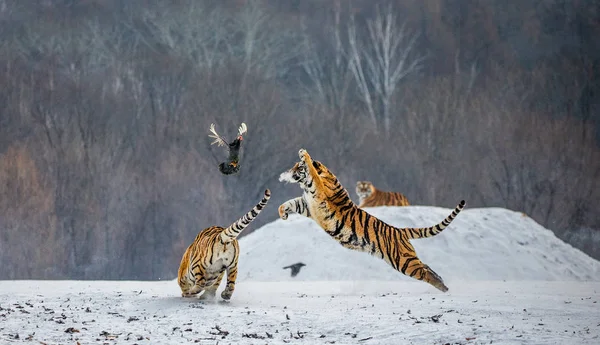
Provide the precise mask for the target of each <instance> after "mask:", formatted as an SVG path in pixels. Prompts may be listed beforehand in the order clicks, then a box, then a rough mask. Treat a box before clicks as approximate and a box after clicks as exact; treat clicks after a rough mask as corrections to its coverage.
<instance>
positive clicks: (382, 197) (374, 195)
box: [356, 181, 410, 208]
mask: <svg viewBox="0 0 600 345" xmlns="http://www.w3.org/2000/svg"><path fill="white" fill-rule="evenodd" d="M356 194H357V195H358V198H359V205H358V207H360V208H363V207H375V206H409V205H410V204H409V203H408V199H407V198H406V196H404V194H402V193H398V192H384V191H382V190H379V189H377V188H375V186H373V184H372V183H371V182H370V181H358V182H356Z"/></svg>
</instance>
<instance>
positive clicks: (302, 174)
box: [279, 149, 465, 292]
mask: <svg viewBox="0 0 600 345" xmlns="http://www.w3.org/2000/svg"><path fill="white" fill-rule="evenodd" d="M298 155H299V156H300V162H298V163H296V164H295V165H294V167H293V168H292V169H290V170H288V171H285V172H283V173H282V174H281V175H280V177H279V180H280V181H285V182H290V183H298V184H299V185H300V188H302V190H303V193H302V196H300V197H297V198H295V199H291V200H288V201H286V202H285V203H283V204H281V206H279V217H280V218H281V219H284V220H285V219H287V218H288V215H289V214H290V213H298V214H301V215H304V216H306V217H309V218H311V219H313V220H314V221H315V222H317V223H318V224H319V225H320V226H321V227H322V228H323V229H324V230H325V231H326V232H327V233H328V234H329V235H330V236H331V237H333V238H334V239H335V240H336V241H338V242H339V243H340V244H341V245H342V246H344V247H346V248H349V249H353V250H358V251H362V252H367V253H370V254H371V255H374V256H378V257H380V258H382V259H383V260H385V261H386V262H387V263H388V264H390V265H391V266H392V267H393V268H394V269H396V270H397V271H400V272H402V273H403V274H405V275H408V276H410V277H413V278H415V279H418V280H423V281H425V282H427V283H429V284H431V285H433V286H434V287H436V288H437V289H439V290H441V291H444V292H445V291H448V288H447V287H446V285H444V282H443V281H442V278H441V277H440V276H439V275H437V274H436V273H435V272H434V271H433V270H432V269H431V268H429V266H427V265H426V264H424V263H423V262H421V260H419V258H418V257H417V254H416V252H415V249H414V248H413V246H412V244H411V243H410V240H411V239H415V238H424V237H431V236H435V235H437V234H438V233H440V232H441V231H442V230H444V229H445V228H446V227H447V226H448V225H449V224H450V223H451V222H452V220H454V218H455V217H456V215H457V214H458V213H460V211H462V209H463V208H464V207H465V202H464V200H463V201H461V202H460V203H459V204H458V206H456V208H455V209H454V210H453V211H452V213H451V214H450V215H449V216H448V217H447V218H446V219H444V220H443V221H442V222H441V223H439V224H436V225H434V226H431V227H428V228H396V227H393V226H391V225H388V224H387V223H385V222H383V221H381V220H379V219H378V218H376V217H374V216H372V215H370V214H369V213H367V212H366V211H364V210H362V209H360V208H358V207H357V206H356V205H355V204H354V203H353V202H352V200H350V197H349V195H348V192H347V191H346V190H345V189H344V187H343V186H342V185H341V184H340V182H339V181H338V179H337V178H336V177H335V175H334V174H333V173H331V172H330V171H329V169H327V167H325V166H324V165H323V164H321V163H320V162H318V161H314V160H312V158H311V157H310V155H309V154H308V152H306V150H304V149H301V150H300V151H299V152H298Z"/></svg>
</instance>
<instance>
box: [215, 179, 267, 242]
mask: <svg viewBox="0 0 600 345" xmlns="http://www.w3.org/2000/svg"><path fill="white" fill-rule="evenodd" d="M270 198H271V191H270V190H268V189H267V190H265V195H264V196H263V198H262V200H261V201H260V202H259V203H258V204H256V206H254V208H252V210H250V212H248V213H246V214H245V215H244V216H242V218H240V219H238V220H237V221H236V222H234V223H233V224H231V225H230V226H229V227H228V228H227V229H225V230H223V232H221V240H222V241H223V242H224V243H227V242H231V241H233V240H234V239H236V238H237V237H238V235H239V234H240V233H241V232H242V231H243V230H244V229H245V228H246V227H247V226H248V225H250V223H252V221H253V220H254V219H255V218H256V216H258V215H259V214H260V211H262V209H263V208H265V206H266V205H267V203H268V202H269V199H270Z"/></svg>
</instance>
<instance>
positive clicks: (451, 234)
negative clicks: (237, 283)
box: [238, 206, 600, 282]
mask: <svg viewBox="0 0 600 345" xmlns="http://www.w3.org/2000/svg"><path fill="white" fill-rule="evenodd" d="M365 210H366V211H367V212H369V213H371V214H372V215H374V216H376V217H378V218H379V219H381V220H383V221H385V222H387V223H388V224H391V225H394V226H397V227H426V226H432V225H434V224H436V223H438V222H440V221H442V220H443V219H444V218H445V217H446V216H447V215H448V214H450V212H451V211H452V210H451V209H446V208H440V207H428V206H407V207H372V208H365ZM412 243H413V245H414V247H415V249H416V251H417V255H418V256H419V258H420V259H421V260H422V261H423V262H425V263H426V264H428V265H429V266H430V267H431V268H432V269H433V270H434V271H436V272H437V273H438V274H439V275H441V276H442V278H443V279H444V280H445V281H446V282H452V281H459V280H545V281H600V262H598V261H596V260H594V259H592V258H591V257H589V256H587V255H586V254H584V253H583V252H581V251H580V250H578V249H576V248H573V247H572V246H571V245H569V244H567V243H565V242H563V241H561V240H560V239H559V238H557V237H556V236H555V235H554V233H553V232H552V231H550V230H548V229H546V228H544V227H542V226H541V225H539V224H538V223H536V222H535V221H534V220H533V219H531V218H529V217H527V216H526V215H524V214H522V213H520V212H513V211H510V210H506V209H502V208H479V209H466V210H464V211H463V212H461V213H460V214H459V215H458V217H457V218H456V219H455V220H454V221H453V222H452V224H451V225H450V226H449V227H448V228H447V229H445V230H444V232H442V233H441V234H439V235H437V236H435V237H432V238H425V239H418V240H413V241H412ZM240 249H241V254H240V261H239V271H238V272H239V273H238V279H239V280H254V281H289V280H312V281H316V280H412V278H409V277H406V276H404V275H403V274H401V273H399V272H397V271H395V270H394V269H393V268H392V267H391V266H389V265H388V264H387V263H385V262H384V261H383V260H381V259H379V258H376V257H373V256H371V255H369V254H367V253H361V252H356V251H352V250H349V249H346V248H344V247H342V246H341V245H340V244H338V243H337V242H336V241H335V240H333V239H332V238H331V237H330V236H329V235H328V234H327V233H325V231H323V230H322V229H321V228H320V227H319V226H318V225H317V223H315V222H314V221H312V220H310V219H308V218H305V217H302V216H298V215H290V217H289V218H288V220H286V221H283V220H281V219H278V220H276V221H274V222H272V223H269V224H266V225H265V226H263V227H261V228H259V229H257V230H256V231H254V232H253V233H251V234H249V235H247V236H244V237H242V238H241V239H240ZM297 262H303V263H305V264H306V266H305V267H302V269H301V270H300V273H299V274H298V275H297V276H296V277H294V278H292V277H291V275H290V270H289V269H286V270H284V269H282V268H283V267H284V266H288V265H291V264H294V263H297ZM413 281H414V280H413Z"/></svg>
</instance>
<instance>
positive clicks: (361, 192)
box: [356, 181, 373, 198]
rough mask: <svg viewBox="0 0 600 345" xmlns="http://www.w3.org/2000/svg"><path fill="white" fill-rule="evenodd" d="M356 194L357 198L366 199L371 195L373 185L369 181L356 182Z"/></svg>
mask: <svg viewBox="0 0 600 345" xmlns="http://www.w3.org/2000/svg"><path fill="white" fill-rule="evenodd" d="M356 194H357V195H358V197H359V198H368V197H369V195H371V194H373V184H372V183H371V182H369V181H358V182H356Z"/></svg>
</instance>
